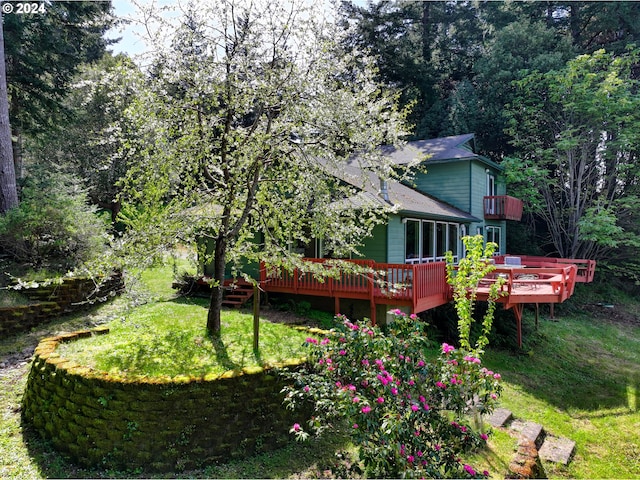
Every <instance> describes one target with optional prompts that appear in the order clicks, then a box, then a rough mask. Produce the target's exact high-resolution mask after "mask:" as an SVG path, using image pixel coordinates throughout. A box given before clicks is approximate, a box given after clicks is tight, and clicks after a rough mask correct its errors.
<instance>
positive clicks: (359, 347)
mask: <svg viewBox="0 0 640 480" xmlns="http://www.w3.org/2000/svg"><path fill="white" fill-rule="evenodd" d="M391 313H392V314H393V315H394V319H393V321H392V322H390V324H389V325H388V329H387V331H386V333H383V332H382V331H381V330H380V329H379V328H378V327H375V326H372V325H371V324H370V323H365V322H362V323H354V322H351V321H349V320H348V319H347V318H346V317H340V319H341V320H342V323H341V324H340V325H339V326H338V327H337V328H336V329H335V330H332V331H331V332H330V333H329V334H328V335H327V336H326V337H324V338H322V339H316V338H311V337H310V338H308V339H307V345H308V347H309V354H308V364H307V366H306V367H305V368H304V369H302V370H300V371H298V372H292V373H289V375H290V376H291V379H292V380H293V381H294V382H293V386H291V387H287V388H285V392H286V400H285V402H286V403H287V404H288V405H289V406H290V407H292V408H293V407H295V406H296V405H299V404H302V403H304V402H307V401H311V402H312V403H313V405H314V407H315V410H314V415H313V417H312V418H311V420H310V421H309V425H308V426H309V429H310V430H311V431H312V432H315V433H316V434H318V433H321V432H323V431H324V430H326V429H330V428H336V427H337V426H338V425H340V424H341V423H342V422H340V421H339V419H344V420H345V421H346V422H347V428H348V429H349V431H350V435H351V438H352V439H353V442H354V444H356V445H358V446H359V455H360V459H361V461H362V462H363V463H364V466H365V468H366V469H367V473H368V474H369V475H372V476H375V477H399V476H409V477H414V476H415V477H418V476H419V477H430V478H435V477H437V478H440V477H458V478H460V477H478V478H480V477H483V476H487V475H488V472H482V473H479V472H476V470H475V469H474V468H473V467H471V466H470V465H466V464H464V463H462V462H461V461H460V456H461V454H462V453H463V452H465V451H468V450H469V449H471V448H473V447H476V446H478V445H481V444H482V442H483V441H484V440H486V439H487V436H486V435H485V434H484V433H482V431H481V430H480V431H478V429H475V428H473V427H472V426H471V423H470V420H471V415H470V414H471V413H472V412H471V406H473V405H475V406H476V407H477V408H478V412H479V413H488V412H490V411H491V410H492V409H493V407H494V405H495V402H496V400H497V398H498V395H499V392H500V384H499V379H500V375H499V374H496V373H494V372H491V371H489V370H487V369H486V368H484V367H482V363H481V360H480V359H479V358H477V357H476V356H473V355H470V354H468V353H467V352H465V351H463V350H456V349H455V348H454V347H452V346H450V345H447V344H443V345H442V349H441V352H440V355H439V356H438V358H437V359H435V360H432V359H431V360H430V359H428V358H427V356H426V352H427V349H428V347H429V340H428V339H427V337H426V336H425V332H424V323H422V322H420V321H419V320H418V319H417V317H416V316H415V315H410V316H407V315H406V314H404V313H403V312H401V311H400V310H393V311H392V312H391ZM291 431H292V433H294V434H295V435H296V436H297V437H298V438H299V439H304V438H306V437H307V436H308V435H309V432H308V431H307V429H305V428H303V427H302V426H301V425H300V424H295V425H294V426H293V427H292V429H291Z"/></svg>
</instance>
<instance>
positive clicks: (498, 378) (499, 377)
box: [493, 373, 502, 380]
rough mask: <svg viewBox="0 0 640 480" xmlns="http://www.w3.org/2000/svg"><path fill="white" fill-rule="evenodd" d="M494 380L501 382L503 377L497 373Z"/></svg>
mask: <svg viewBox="0 0 640 480" xmlns="http://www.w3.org/2000/svg"><path fill="white" fill-rule="evenodd" d="M493 378H495V379H496V380H500V379H501V378H502V376H501V375H500V374H499V373H495V374H494V375H493Z"/></svg>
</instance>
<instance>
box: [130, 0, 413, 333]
mask: <svg viewBox="0 0 640 480" xmlns="http://www.w3.org/2000/svg"><path fill="white" fill-rule="evenodd" d="M183 13H184V14H183V15H182V16H179V17H178V18H177V19H176V18H175V16H172V17H171V18H170V19H168V20H166V21H167V22H173V23H177V25H171V24H170V25H163V26H162V28H161V29H160V32H159V33H165V34H166V35H168V36H169V37H170V38H168V39H163V38H159V39H158V40H157V41H156V42H155V45H156V50H155V51H154V54H153V58H152V59H151V60H152V67H150V69H149V88H148V89H147V90H146V91H145V92H144V93H143V94H141V95H140V96H139V98H138V99H137V101H136V102H135V103H134V105H132V107H131V108H130V109H128V114H129V116H130V117H131V118H130V121H131V123H132V124H138V125H139V128H140V132H141V134H140V135H139V140H138V141H135V140H130V141H129V142H127V144H128V145H130V150H131V152H129V154H130V155H135V156H136V158H137V159H138V161H137V163H136V165H135V168H131V169H130V170H129V174H128V177H127V181H126V187H127V188H125V192H126V195H123V211H124V212H125V213H126V214H127V215H128V217H127V219H128V220H130V222H129V223H128V226H129V228H130V231H133V230H136V231H137V233H138V234H137V235H132V236H131V238H133V242H132V243H134V244H136V245H145V244H148V243H150V240H151V239H156V238H157V239H158V241H165V242H171V241H175V238H176V237H177V236H183V237H189V236H190V237H191V238H195V237H199V238H201V239H203V243H207V244H208V247H209V250H208V251H206V252H203V253H204V254H205V255H204V256H205V257H206V258H205V261H206V262H207V263H211V265H212V266H213V277H214V278H213V280H214V281H213V283H212V293H211V306H210V309H209V314H208V318H207V329H208V330H209V332H210V333H211V334H212V335H219V334H220V329H221V323H220V312H221V305H222V298H223V281H224V278H225V270H226V269H228V268H229V267H232V268H233V269H234V271H235V272H237V273H238V274H242V273H243V267H245V266H246V265H247V264H249V263H250V262H257V261H259V260H263V261H265V262H266V263H267V264H268V265H269V266H278V267H280V266H282V267H285V268H287V269H290V270H292V269H293V268H295V267H304V268H307V269H311V268H312V267H311V265H309V264H306V265H305V264H303V262H302V255H301V254H299V252H297V251H296V248H297V246H298V245H306V244H310V243H311V242H313V241H314V240H315V239H321V240H322V241H323V242H324V247H325V248H326V249H327V250H331V251H332V252H333V253H334V256H336V257H338V258H344V257H348V256H349V255H350V254H353V253H357V248H358V245H359V243H360V242H361V239H362V238H363V237H366V236H367V235H369V234H370V233H371V230H372V228H373V227H374V226H375V224H377V223H379V222H380V221H381V216H382V215H383V214H384V211H385V210H386V208H385V206H383V205H382V204H381V202H375V201H374V202H369V203H371V205H370V206H367V205H363V204H362V203H363V202H356V203H358V205H348V204H345V203H344V200H345V199H350V198H353V197H354V195H355V194H356V193H357V189H356V188H354V187H352V186H351V185H348V184H346V183H344V182H341V181H339V180H338V179H337V178H336V176H335V175H333V174H332V173H331V172H341V171H343V170H344V169H345V167H346V166H347V165H348V164H350V163H351V162H356V163H358V166H359V167H360V170H361V171H363V172H364V171H366V172H368V173H371V174H372V176H369V174H368V173H367V174H363V175H362V178H361V179H356V180H355V181H356V182H357V183H361V184H362V185H363V186H364V185H365V182H369V184H371V181H372V180H371V178H375V177H376V176H378V177H380V178H385V179H386V178H392V177H395V178H398V174H399V170H398V169H397V167H396V166H395V165H393V164H392V162H391V160H390V159H388V158H385V157H384V156H383V155H382V153H381V152H380V150H379V148H378V147H379V146H380V145H383V144H397V142H398V141H399V138H401V137H402V136H404V135H405V134H406V133H407V132H406V130H405V127H404V114H403V113H402V112H400V111H398V109H397V108H396V97H395V95H393V94H391V93H389V92H388V91H387V90H385V89H384V88H383V87H382V86H381V85H380V84H379V83H378V82H377V81H376V74H375V69H374V67H373V61H372V60H371V59H370V58H367V57H366V56H365V55H362V54H360V53H354V54H346V53H345V52H343V51H342V50H341V48H340V40H341V38H342V37H343V36H344V35H345V34H346V32H345V31H344V30H343V29H340V28H338V27H337V26H336V25H335V24H334V23H333V22H332V21H331V19H330V18H327V16H328V12H327V11H326V10H324V9H323V5H321V4H320V2H304V1H302V0H296V1H292V2H273V1H268V0H256V1H248V0H216V1H211V2H191V3H188V5H187V6H186V7H185V10H184V12H183ZM154 15H155V14H152V13H149V18H151V17H153V16H154ZM319 159H321V161H320V160H319ZM378 183H379V182H378ZM375 186H376V188H378V186H377V185H375ZM347 203H348V202H347ZM123 216H124V214H123ZM138 219H142V220H144V221H141V222H137V221H136V220H138ZM134 225H135V226H138V225H139V226H140V228H133V227H134ZM139 256H144V255H139ZM244 273H246V272H244Z"/></svg>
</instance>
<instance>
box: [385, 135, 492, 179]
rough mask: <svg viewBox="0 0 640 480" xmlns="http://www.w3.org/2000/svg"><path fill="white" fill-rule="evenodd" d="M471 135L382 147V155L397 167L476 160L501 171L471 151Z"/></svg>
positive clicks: (472, 137)
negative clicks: (413, 163)
mask: <svg viewBox="0 0 640 480" xmlns="http://www.w3.org/2000/svg"><path fill="white" fill-rule="evenodd" d="M473 139H474V134H473V133H467V134H465V135H455V136H452V137H443V138H432V139H430V140H416V141H414V142H408V143H406V144H405V145H404V146H402V147H400V148H396V147H393V146H385V147H382V152H383V154H384V155H386V156H389V157H390V158H391V159H392V160H393V161H394V162H395V163H396V164H397V165H408V164H409V163H412V162H415V161H416V160H418V161H419V162H420V163H423V162H425V163H426V164H427V165H428V164H430V163H442V162H455V161H460V160H478V161H480V162H482V163H486V164H487V165H490V166H492V167H494V168H497V169H499V170H502V167H501V166H500V165H498V164H497V163H495V162H493V161H491V160H489V159H488V158H486V157H483V156H482V155H478V154H477V153H475V152H474V151H473V144H472V141H473Z"/></svg>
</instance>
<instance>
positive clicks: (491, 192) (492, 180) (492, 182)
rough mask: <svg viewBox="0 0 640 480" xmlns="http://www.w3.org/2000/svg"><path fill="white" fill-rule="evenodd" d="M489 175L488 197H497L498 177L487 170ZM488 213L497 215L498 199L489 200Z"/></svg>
mask: <svg viewBox="0 0 640 480" xmlns="http://www.w3.org/2000/svg"><path fill="white" fill-rule="evenodd" d="M485 172H486V173H487V196H488V197H495V196H496V177H495V176H494V175H493V174H491V173H490V172H489V169H487V170H485ZM487 213H490V214H495V213H496V199H495V198H492V199H489V203H488V204H487Z"/></svg>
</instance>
